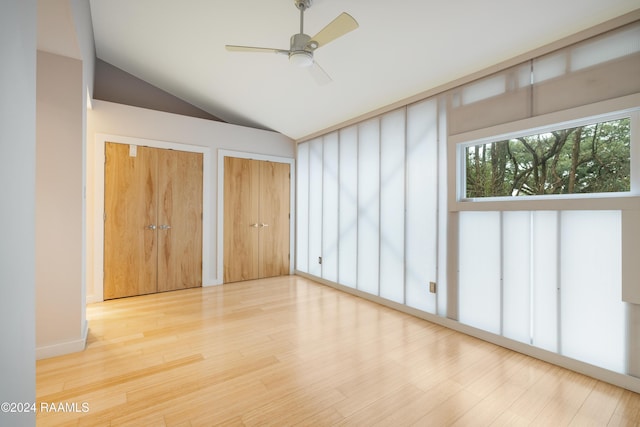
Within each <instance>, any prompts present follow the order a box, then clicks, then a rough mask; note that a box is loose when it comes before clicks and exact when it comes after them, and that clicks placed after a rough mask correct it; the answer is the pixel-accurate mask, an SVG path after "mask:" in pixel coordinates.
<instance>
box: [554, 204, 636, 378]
mask: <svg viewBox="0 0 640 427" xmlns="http://www.w3.org/2000/svg"><path fill="white" fill-rule="evenodd" d="M561 224H562V226H561V230H562V231H561V242H560V244H561V248H562V249H561V253H560V259H561V260H562V267H561V289H560V292H561V316H562V319H561V322H560V324H561V327H562V331H561V334H562V335H561V337H562V354H564V355H566V356H569V357H572V358H574V359H578V360H582V361H584V362H587V363H591V364H593V365H596V366H601V367H603V368H606V369H610V370H612V371H616V372H624V371H625V353H626V351H625V350H626V345H625V341H626V322H625V319H626V306H625V303H623V302H622V290H621V288H622V286H621V281H622V272H621V216H620V212H619V211H616V212H612V211H565V212H562V216H561Z"/></svg>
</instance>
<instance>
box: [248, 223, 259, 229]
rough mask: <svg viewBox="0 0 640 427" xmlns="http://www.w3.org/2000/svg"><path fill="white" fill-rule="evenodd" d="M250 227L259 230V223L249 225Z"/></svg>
mask: <svg viewBox="0 0 640 427" xmlns="http://www.w3.org/2000/svg"><path fill="white" fill-rule="evenodd" d="M249 227H253V228H258V224H257V223H256V224H251V225H249Z"/></svg>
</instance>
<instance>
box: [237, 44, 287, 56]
mask: <svg viewBox="0 0 640 427" xmlns="http://www.w3.org/2000/svg"><path fill="white" fill-rule="evenodd" d="M225 47H226V48H227V50H228V51H230V52H261V53H280V54H284V55H288V54H289V51H288V50H282V49H273V48H269V47H253V46H236V45H232V44H228V45H226V46H225Z"/></svg>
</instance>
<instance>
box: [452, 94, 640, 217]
mask: <svg viewBox="0 0 640 427" xmlns="http://www.w3.org/2000/svg"><path fill="white" fill-rule="evenodd" d="M627 117H628V118H630V139H631V147H630V157H631V158H630V162H631V165H630V170H631V182H630V191H628V192H609V193H574V194H548V195H536V196H517V197H514V196H496V197H478V198H467V197H466V194H465V191H466V153H465V151H466V148H467V147H469V146H474V145H482V144H488V143H491V142H497V141H503V140H507V139H511V138H514V137H519V136H529V135H535V134H539V133H544V132H549V131H553V130H559V129H568V128H573V127H577V126H584V125H588V124H594V123H600V122H606V121H611V120H617V119H621V118H627ZM448 145H449V159H448V162H449V171H450V172H449V177H448V178H449V203H450V206H451V208H452V209H451V210H452V211H466V210H522V209H524V210H546V209H551V210H566V209H640V94H637V95H630V96H627V97H623V98H620V99H615V100H609V101H603V102H600V103H597V104H591V105H588V106H583V107H578V108H574V109H570V110H565V111H561V112H556V113H551V114H546V115H542V116H537V117H533V118H529V119H524V120H519V121H516V122H512V123H508V124H504V125H498V126H493V127H489V128H485V129H480V130H477V131H473V132H467V133H463V134H458V135H453V136H450V137H449V144H448Z"/></svg>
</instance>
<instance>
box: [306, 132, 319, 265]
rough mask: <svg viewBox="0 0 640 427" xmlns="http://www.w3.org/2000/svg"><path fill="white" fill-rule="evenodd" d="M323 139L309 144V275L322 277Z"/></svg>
mask: <svg viewBox="0 0 640 427" xmlns="http://www.w3.org/2000/svg"><path fill="white" fill-rule="evenodd" d="M321 256H322V138H318V139H314V140H313V141H311V142H309V274H313V275H314V276H318V277H321V276H322V268H321V267H322V266H321V265H320V263H319V262H318V258H319V257H321Z"/></svg>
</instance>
